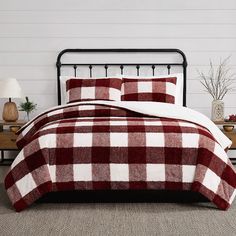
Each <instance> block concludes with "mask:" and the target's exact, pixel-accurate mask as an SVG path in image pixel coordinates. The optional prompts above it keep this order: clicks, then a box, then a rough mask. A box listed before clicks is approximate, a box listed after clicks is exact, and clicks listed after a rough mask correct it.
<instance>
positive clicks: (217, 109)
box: [211, 100, 224, 121]
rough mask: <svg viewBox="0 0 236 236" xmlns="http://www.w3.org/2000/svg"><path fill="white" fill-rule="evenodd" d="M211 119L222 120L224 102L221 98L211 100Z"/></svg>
mask: <svg viewBox="0 0 236 236" xmlns="http://www.w3.org/2000/svg"><path fill="white" fill-rule="evenodd" d="M211 119H212V120H213V121H223V120H224V102H223V101H222V100H213V101H212V107H211Z"/></svg>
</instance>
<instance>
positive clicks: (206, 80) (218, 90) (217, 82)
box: [198, 57, 235, 100]
mask: <svg viewBox="0 0 236 236" xmlns="http://www.w3.org/2000/svg"><path fill="white" fill-rule="evenodd" d="M229 58H230V57H227V58H226V59H224V60H223V61H222V62H221V61H220V64H219V66H218V67H217V69H214V67H213V63H212V61H211V60H210V70H209V72H208V74H207V75H205V74H204V73H202V72H198V73H199V76H200V77H201V78H202V81H201V84H202V85H203V86H204V87H205V89H206V92H208V93H209V94H210V95H211V96H212V97H213V99H214V100H222V99H223V97H224V96H225V94H226V93H227V92H229V91H231V90H233V87H232V86H231V85H232V83H233V80H234V78H235V73H232V69H231V68H230V67H229V66H228V60H229Z"/></svg>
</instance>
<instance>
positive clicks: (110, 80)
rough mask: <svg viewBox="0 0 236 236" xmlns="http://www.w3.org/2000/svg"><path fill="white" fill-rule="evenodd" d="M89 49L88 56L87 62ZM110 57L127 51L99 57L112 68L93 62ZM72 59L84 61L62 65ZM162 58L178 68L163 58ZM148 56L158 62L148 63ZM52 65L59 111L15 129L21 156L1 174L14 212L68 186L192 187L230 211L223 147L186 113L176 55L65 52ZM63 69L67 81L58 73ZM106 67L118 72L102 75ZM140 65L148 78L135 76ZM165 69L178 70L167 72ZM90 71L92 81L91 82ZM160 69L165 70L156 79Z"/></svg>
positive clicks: (233, 182)
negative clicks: (75, 56) (83, 73)
mask: <svg viewBox="0 0 236 236" xmlns="http://www.w3.org/2000/svg"><path fill="white" fill-rule="evenodd" d="M91 53H95V56H94V57H92V59H93V60H92V61H88V57H87V55H90V54H91ZM111 53H117V54H119V57H117V58H120V57H121V56H122V55H126V54H131V55H132V56H131V58H132V60H131V59H130V57H129V58H128V59H127V58H125V59H126V61H125V62H124V61H123V62H122V63H121V62H117V61H113V60H111V56H108V59H109V60H111V62H109V61H108V59H106V61H105V62H103V63H100V62H98V61H97V60H98V58H99V55H102V58H103V60H104V57H106V55H111ZM75 54H76V55H79V56H80V55H81V54H83V55H85V59H84V60H85V62H83V61H82V62H81V58H79V60H80V61H79V62H74V61H73V62H72V61H71V60H72V59H75V58H74V57H72V59H70V60H69V62H62V58H63V57H65V58H67V59H68V55H75ZM148 54H150V55H151V56H150V55H149V56H147V55H148ZM170 54H171V55H172V54H174V55H178V60H179V61H180V62H176V61H174V62H173V61H172V62H169V61H167V60H166V55H168V56H169V55H170ZM137 55H141V60H140V61H139V62H137ZM157 55H164V57H165V59H163V61H160V60H161V59H160V58H159V59H158V60H156V56H157ZM144 59H145V60H147V62H144ZM175 59H176V58H175ZM89 60H91V59H89ZM116 60H117V59H116ZM133 61H134V62H133ZM56 65H57V85H58V106H56V107H53V108H50V109H48V110H47V111H45V112H43V113H41V114H40V115H38V116H37V117H35V118H34V119H32V120H31V121H30V122H28V123H27V124H26V125H25V126H23V127H22V128H21V130H19V136H18V139H17V145H18V147H19V148H21V151H20V153H19V155H18V156H17V157H16V159H15V161H14V162H13V164H12V165H11V167H10V170H9V172H8V173H7V175H6V178H5V188H6V191H7V194H8V196H9V199H10V201H11V202H12V205H13V207H14V208H15V210H16V211H22V210H23V209H25V208H27V207H28V206H30V205H31V204H32V203H34V202H35V201H36V200H37V199H40V198H42V197H43V196H45V194H47V193H49V192H62V191H70V194H73V191H76V190H83V191H87V190H88V191H91V190H92V191H95V192H96V191H99V190H109V191H116V190H124V191H131V190H132V191H134V190H144V191H145V194H147V195H148V194H149V190H166V191H169V190H171V191H191V192H197V193H200V194H201V195H203V196H204V197H206V198H207V199H209V200H210V201H211V202H212V203H214V204H215V205H216V206H217V207H218V208H219V209H222V210H226V209H228V208H229V206H230V205H231V203H232V201H233V199H234V197H235V194H236V191H235V187H236V173H235V169H234V167H233V165H232V163H231V162H230V160H229V158H228V156H227V154H226V152H225V149H227V147H229V146H230V145H231V141H230V140H229V139H228V138H227V137H225V136H224V135H223V134H222V132H221V131H220V130H219V129H218V128H217V127H216V126H215V125H214V124H213V123H212V122H211V121H210V120H209V119H208V118H207V117H205V116H204V115H202V114H200V113H198V112H196V111H194V110H191V109H189V108H187V107H186V68H187V60H186V57H185V55H184V53H183V52H182V51H180V50H178V49H66V50H63V51H62V52H61V53H60V54H59V55H58V58H57V63H56ZM64 67H65V68H72V71H73V75H71V74H70V75H69V76H64V77H63V76H62V71H63V70H62V68H64ZM81 67H83V68H85V69H86V70H87V72H88V76H87V78H85V77H86V76H84V75H82V73H81ZM114 67H115V68H116V70H118V71H119V72H120V73H119V75H111V70H112V68H114ZM144 67H145V68H148V69H147V70H146V71H149V75H147V74H146V75H145V76H143V75H142V74H141V72H142V68H144ZM173 67H178V68H180V70H181V73H178V74H177V73H174V74H173V73H172V72H171V70H172V68H173ZM96 68H99V70H97V71H99V73H100V78H98V76H97V77H96V78H94V71H95V70H96ZM126 68H132V70H133V74H132V75H130V73H129V74H126V73H125V70H126ZM160 68H164V69H165V70H167V73H166V74H164V75H157V71H158V70H159V69H160ZM134 72H135V75H134ZM70 73H71V72H70ZM79 73H81V75H79V76H82V77H78V74H79ZM101 73H103V74H102V75H101ZM65 90H66V93H65Z"/></svg>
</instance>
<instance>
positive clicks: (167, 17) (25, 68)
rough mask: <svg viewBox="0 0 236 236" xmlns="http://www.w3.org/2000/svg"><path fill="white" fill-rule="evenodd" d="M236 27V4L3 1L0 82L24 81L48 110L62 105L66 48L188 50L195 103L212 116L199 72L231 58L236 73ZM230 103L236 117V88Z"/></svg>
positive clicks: (190, 99) (218, 0) (190, 101)
mask: <svg viewBox="0 0 236 236" xmlns="http://www.w3.org/2000/svg"><path fill="white" fill-rule="evenodd" d="M235 29H236V1H235V0H225V1H222V0H208V1H205V0H198V1H196V0H188V1H186V0H175V1H173V0H146V1H143V0H129V1H128V0H127V1H120V0H94V1H92V0H86V1H83V0H70V1H68V0H51V1H48V0H41V1H37V0H21V1H19V0H7V1H4V0H0V78H4V77H9V76H11V77H16V78H17V79H18V80H19V82H20V84H21V85H22V87H23V89H24V92H25V94H27V95H28V96H29V97H30V98H31V99H32V100H33V101H35V102H36V103H37V104H38V111H37V112H41V111H42V110H44V109H45V108H48V107H50V106H52V105H56V68H55V60H56V56H57V54H58V52H59V51H60V50H62V49H64V48H139V47H140V48H168V47H172V48H180V49H181V50H183V51H184V52H185V53H186V55H187V59H188V63H189V66H188V89H187V91H188V95H187V105H188V106H189V107H191V108H194V109H196V110H198V111H201V112H203V113H205V114H206V115H208V116H209V115H210V106H211V97H210V96H209V95H208V94H206V93H204V92H203V88H202V86H201V84H200V83H199V78H198V74H197V69H198V70H201V71H207V70H208V64H209V59H210V58H211V59H212V60H213V62H214V63H215V64H217V63H218V62H219V60H220V58H225V57H227V56H229V55H231V65H232V68H234V70H235V72H236V30H235ZM235 85H236V82H235ZM2 104H3V101H1V102H0V112H1V109H2ZM225 106H226V114H229V113H236V92H235V91H234V92H232V93H230V94H228V95H227V96H226V97H225Z"/></svg>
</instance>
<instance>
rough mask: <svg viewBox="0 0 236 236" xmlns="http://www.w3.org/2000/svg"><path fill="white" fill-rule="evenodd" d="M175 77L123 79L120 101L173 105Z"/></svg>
mask: <svg viewBox="0 0 236 236" xmlns="http://www.w3.org/2000/svg"><path fill="white" fill-rule="evenodd" d="M176 82H177V78H176V77H167V78H165V77H162V78H160V77H158V78H141V77H140V78H124V77H123V83H122V92H121V100H122V101H152V102H164V103H173V104H174V103H175V95H176Z"/></svg>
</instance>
